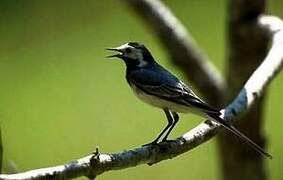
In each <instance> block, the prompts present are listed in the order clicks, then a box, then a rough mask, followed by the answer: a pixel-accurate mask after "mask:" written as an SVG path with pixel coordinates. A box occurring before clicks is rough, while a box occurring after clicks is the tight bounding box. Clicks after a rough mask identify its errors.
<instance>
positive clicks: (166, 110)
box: [143, 109, 174, 146]
mask: <svg viewBox="0 0 283 180" xmlns="http://www.w3.org/2000/svg"><path fill="white" fill-rule="evenodd" d="M164 112H165V114H166V118H167V121H168V124H167V126H166V127H165V128H164V129H163V130H162V131H161V133H160V134H159V135H158V136H157V138H155V140H154V141H152V142H151V143H148V144H145V145H143V146H147V145H150V144H157V142H158V140H159V139H160V137H161V136H162V135H163V134H164V133H165V132H166V130H167V129H168V128H170V126H172V125H173V124H174V119H173V117H172V114H171V112H170V111H169V110H168V109H164ZM167 134H168V133H167Z"/></svg>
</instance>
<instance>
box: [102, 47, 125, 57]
mask: <svg viewBox="0 0 283 180" xmlns="http://www.w3.org/2000/svg"><path fill="white" fill-rule="evenodd" d="M106 50H108V51H115V52H118V54H114V55H110V56H106V57H107V58H113V57H118V58H122V57H123V51H122V50H121V49H119V48H107V49H106Z"/></svg>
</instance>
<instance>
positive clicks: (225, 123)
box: [208, 114, 272, 159]
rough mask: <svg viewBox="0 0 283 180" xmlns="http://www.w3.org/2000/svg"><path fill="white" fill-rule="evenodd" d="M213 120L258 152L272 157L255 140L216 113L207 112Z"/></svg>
mask: <svg viewBox="0 0 283 180" xmlns="http://www.w3.org/2000/svg"><path fill="white" fill-rule="evenodd" d="M208 116H210V117H211V118H212V120H214V121H215V122H216V123H219V124H221V125H222V126H223V127H224V128H225V129H227V130H229V131H230V132H232V133H233V134H235V135H236V136H238V137H239V138H240V139H242V140H243V141H244V142H245V143H247V144H248V145H249V146H250V147H251V148H253V149H254V150H256V151H257V152H258V153H260V154H262V155H264V156H266V157H268V158H270V159H272V156H271V154H269V153H268V152H266V151H265V150H264V149H262V148H261V147H260V146H259V145H257V144H256V143H255V142H253V141H252V140H251V139H249V138H248V137H247V136H245V135H244V134H243V133H241V132H240V131H239V130H237V129H236V128H235V127H234V126H233V125H230V124H228V123H227V122H225V120H223V119H222V118H221V117H219V116H218V115H216V114H208Z"/></svg>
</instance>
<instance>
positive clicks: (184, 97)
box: [128, 70, 220, 114]
mask: <svg viewBox="0 0 283 180" xmlns="http://www.w3.org/2000/svg"><path fill="white" fill-rule="evenodd" d="M165 73H168V72H165ZM169 75H170V76H168V74H162V73H160V72H159V73H157V72H155V71H148V70H143V72H136V73H132V74H131V75H130V76H131V77H130V78H128V79H130V80H129V83H130V84H132V85H134V86H136V87H137V88H138V89H139V90H141V91H143V92H145V93H146V94H149V95H153V96H157V97H159V98H161V99H165V100H167V101H171V102H175V103H178V104H182V105H185V106H188V107H190V108H195V109H199V110H202V111H204V112H207V113H212V114H220V112H219V111H218V110H215V109H213V108H211V107H210V106H209V105H207V104H206V103H205V102H203V101H202V100H201V99H200V98H199V97H197V96H196V95H195V93H194V92H193V91H192V90H191V89H190V88H189V87H188V86H187V85H185V84H184V83H183V82H182V81H180V80H178V79H177V78H176V77H175V76H173V75H171V74H169ZM172 76H173V77H172ZM145 77H152V78H147V79H145Z"/></svg>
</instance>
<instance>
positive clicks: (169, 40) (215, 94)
mask: <svg viewBox="0 0 283 180" xmlns="http://www.w3.org/2000/svg"><path fill="white" fill-rule="evenodd" d="M124 1H125V2H127V3H128V4H129V5H130V8H131V9H132V8H134V10H135V12H136V13H138V15H140V16H141V17H142V18H143V20H144V22H146V23H147V24H148V25H149V26H148V27H149V28H151V29H152V30H153V32H154V33H156V35H157V37H158V38H159V40H160V41H161V44H162V45H164V46H165V48H166V50H167V52H168V53H169V55H170V57H171V61H172V62H173V64H174V65H176V66H177V67H178V68H180V69H181V70H182V71H183V72H184V73H185V74H186V76H187V78H188V79H190V80H191V81H192V82H193V83H194V84H195V86H196V87H197V88H198V89H199V91H200V93H201V94H203V95H204V97H205V98H207V101H208V102H209V103H210V104H211V105H213V106H218V107H219V105H220V104H222V103H223V97H224V96H223V95H224V94H225V92H226V84H225V81H224V79H223V78H222V76H220V74H219V72H218V71H217V70H216V68H215V67H214V66H213V65H212V64H211V63H210V61H209V59H208V56H207V55H205V54H204V53H203V52H201V50H200V49H199V48H198V47H197V46H196V43H195V41H194V39H193V38H192V37H191V36H190V34H189V33H188V32H187V30H186V28H185V27H184V26H183V25H182V23H181V22H180V21H179V20H178V19H177V18H176V17H175V16H174V14H173V13H172V12H171V11H170V10H169V8H168V7H166V5H164V4H163V3H162V2H161V1H159V0H154V1H152V0H124Z"/></svg>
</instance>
